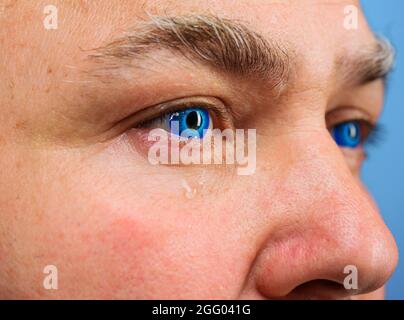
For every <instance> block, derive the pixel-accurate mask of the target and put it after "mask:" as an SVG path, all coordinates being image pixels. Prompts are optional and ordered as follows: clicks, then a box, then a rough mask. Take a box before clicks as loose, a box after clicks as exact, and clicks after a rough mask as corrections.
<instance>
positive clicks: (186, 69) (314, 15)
mask: <svg viewBox="0 0 404 320" xmlns="http://www.w3.org/2000/svg"><path fill="white" fill-rule="evenodd" d="M0 3H1V6H2V8H4V9H3V10H2V14H1V15H0V55H1V57H2V60H1V62H0V64H1V70H2V72H1V73H0V92H1V95H0V108H1V112H0V120H1V123H2V126H1V128H0V168H1V174H0V179H1V180H0V298H3V299H4V298H8V299H10V298H23V299H26V298H35V299H38V298H44V299H53V298H103V299H118V298H120V299H195V298H197V299H236V298H240V299H285V298H286V299H287V298H293V299H306V298H327V299H342V298H351V297H353V298H382V297H383V286H384V284H385V283H386V281H387V280H388V278H389V277H390V276H391V274H392V272H393V271H394V269H395V266H396V263H397V248H396V245H395V242H394V239H393V237H392V235H391V234H390V232H389V230H388V229H387V227H386V226H385V224H384V222H383V220H382V218H381V216H380V213H379V212H378V209H377V207H376V205H375V204H374V202H373V200H372V199H371V197H370V196H369V194H368V193H367V191H366V189H365V187H364V186H363V184H362V182H361V180H360V167H361V164H362V162H363V161H364V158H365V152H364V150H363V148H362V147H358V148H355V149H353V148H341V147H340V146H338V145H337V144H336V143H335V140H334V139H333V138H332V136H331V135H330V129H331V128H333V127H334V126H335V125H337V124H339V123H341V122H344V121H349V120H352V119H355V120H356V119H359V120H361V121H363V122H364V123H370V124H375V123H376V122H377V120H378V117H379V115H380V113H381V111H382V106H383V91H384V89H383V88H384V84H383V80H382V79H380V78H377V79H366V81H362V80H364V79H363V77H362V79H356V77H355V75H358V74H361V72H359V69H360V68H359V69H358V65H361V64H360V63H359V64H358V63H349V62H350V61H351V62H352V61H357V60H361V61H363V60H364V59H365V60H366V57H368V56H370V55H371V53H372V52H373V51H374V48H376V47H377V41H376V38H375V36H374V34H373V33H372V32H371V30H370V29H369V27H368V25H367V23H366V21H365V18H364V17H363V15H362V14H361V13H360V12H359V13H360V16H359V27H358V29H357V30H347V29H345V28H344V27H343V19H344V7H345V6H347V5H352V4H353V5H356V6H357V7H359V2H357V1H345V0H333V1H321V0H304V1H267V0H265V1H264V0H261V1H260V0H255V1H237V2H234V1H230V0H229V1H193V0H192V1H147V2H144V1H130V0H119V1H118V0H116V1H111V0H98V1H84V0H83V1H74V0H72V1H66V0H65V1H54V5H55V6H56V7H57V8H58V29H56V30H46V29H45V28H44V26H43V19H44V13H43V8H44V7H45V6H46V5H48V3H47V2H46V1H39V0H38V1H29V2H27V1H4V0H0ZM168 16H170V17H172V16H175V17H190V16H192V17H195V16H196V17H210V18H208V22H209V21H210V22H211V20H212V19H215V18H214V17H218V18H219V19H227V20H228V21H229V23H230V24H231V25H232V26H233V23H234V26H239V25H243V26H245V27H246V28H248V30H249V31H251V32H252V33H254V34H257V35H259V37H262V39H264V40H265V42H268V43H269V44H272V45H274V46H276V47H277V48H278V49H279V54H280V55H282V53H286V56H287V60H288V61H287V62H288V67H287V68H286V70H287V73H285V74H284V75H286V76H287V77H286V79H285V81H283V82H282V84H281V85H277V86H274V83H273V79H271V75H273V73H274V72H271V69H269V70H267V71H268V72H267V73H266V75H269V77H268V79H266V78H265V77H264V76H262V75H260V76H259V77H258V76H257V74H254V73H252V74H247V75H246V74H242V73H240V72H228V70H223V68H221V69H220V70H219V69H218V67H217V66H216V67H213V66H212V65H209V64H208V63H207V62H206V61H202V59H201V58H197V57H196V56H194V55H187V56H184V55H182V54H179V53H178V52H176V51H175V50H176V49H172V48H171V49H167V48H158V50H155V48H154V49H151V50H149V51H148V52H147V54H146V53H145V52H142V53H141V57H136V58H134V59H126V61H125V62H123V61H122V59H117V58H116V57H113V60H111V59H110V58H109V59H104V58H105V56H106V54H107V51H105V48H108V45H109V44H111V43H114V44H116V43H117V39H118V40H119V39H122V37H123V36H124V34H125V33H127V32H129V31H131V32H135V34H136V32H140V30H144V29H142V26H143V25H144V23H146V25H147V23H150V20H151V19H152V17H160V19H161V17H168ZM157 20H158V18H157ZM158 21H160V22H161V20H158ZM181 21H183V20H181ZM198 21H199V20H198ZM199 22H200V21H199ZM134 26H135V27H134ZM225 26H227V25H225ZM169 39H171V38H169ZM233 41H234V39H233ZM118 43H119V41H118ZM101 48H103V49H101ZM273 50H274V49H273V48H272V49H271V51H270V52H273ZM372 50H373V51H372ZM215 52H216V51H215ZM218 52H219V51H218ZM100 53H102V54H103V56H102V59H100V60H99V59H94V58H91V56H92V55H94V54H100ZM89 56H90V57H89ZM132 58H133V57H132ZM284 58H285V57H284ZM132 60H135V61H132ZM271 61H272V60H271ZM117 64H118V65H117ZM354 66H356V68H354ZM272 71H273V70H272ZM370 80H371V81H370ZM195 97H203V98H205V99H208V100H209V101H213V102H212V104H213V105H216V108H217V105H218V104H220V105H223V106H224V107H223V108H224V110H225V111H224V112H225V113H226V115H227V116H228V118H229V119H232V120H231V122H232V123H228V122H229V121H227V122H226V121H224V120H223V119H216V120H217V121H216V122H215V125H217V127H219V128H221V129H224V128H226V126H233V127H234V128H240V129H248V128H254V129H256V130H257V162H256V163H257V167H256V171H255V174H253V175H249V176H239V175H235V174H234V172H233V170H231V168H228V167H227V166H225V165H219V166H176V167H170V166H152V165H150V163H148V161H147V157H146V156H145V152H144V146H143V143H144V142H143V141H142V139H139V133H142V132H143V131H142V130H145V128H141V126H140V125H139V121H140V120H143V119H142V117H144V113H145V112H146V111H147V113H148V116H155V117H158V116H159V106H160V105H161V103H164V102H167V101H178V100H180V99H181V98H189V99H195ZM232 114H233V115H234V117H231V115H232ZM144 120H146V119H144ZM142 150H143V151H142ZM184 184H185V185H186V186H188V187H189V188H191V189H192V190H195V192H194V194H193V196H192V197H189V196H187V188H184ZM47 265H55V266H56V267H57V269H58V289H57V290H46V289H44V287H43V285H42V283H43V278H44V276H45V275H44V273H43V269H44V267H45V266H47ZM347 265H354V266H356V267H357V269H358V277H359V281H358V284H359V288H358V289H357V290H346V289H345V288H344V287H343V285H342V284H343V280H344V277H345V276H346V274H344V273H343V271H344V267H345V266H347Z"/></svg>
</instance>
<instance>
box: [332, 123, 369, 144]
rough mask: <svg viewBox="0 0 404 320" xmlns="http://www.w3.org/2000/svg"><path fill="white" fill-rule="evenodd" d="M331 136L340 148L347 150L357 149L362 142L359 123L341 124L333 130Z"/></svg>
mask: <svg viewBox="0 0 404 320" xmlns="http://www.w3.org/2000/svg"><path fill="white" fill-rule="evenodd" d="M331 135H332V137H333V138H334V140H335V142H336V143H337V144H338V145H339V146H341V147H345V148H356V147H357V146H359V145H360V143H361V140H362V137H361V126H360V123H359V121H347V122H343V123H340V124H338V125H336V126H335V127H334V128H332V130H331Z"/></svg>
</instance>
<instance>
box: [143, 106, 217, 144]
mask: <svg viewBox="0 0 404 320" xmlns="http://www.w3.org/2000/svg"><path fill="white" fill-rule="evenodd" d="M211 112H212V111H210V110H209V109H207V108H205V107H202V106H198V105H195V106H193V107H187V108H185V109H179V110H175V111H169V112H166V113H163V114H161V115H159V116H157V117H155V118H153V119H150V120H147V121H144V122H142V123H141V124H139V125H137V128H148V129H155V128H160V129H164V130H166V131H168V132H170V133H172V134H175V135H178V136H181V137H184V135H185V136H186V137H198V138H200V139H202V138H203V137H204V136H205V134H206V132H207V130H209V129H212V128H213V118H212V116H211Z"/></svg>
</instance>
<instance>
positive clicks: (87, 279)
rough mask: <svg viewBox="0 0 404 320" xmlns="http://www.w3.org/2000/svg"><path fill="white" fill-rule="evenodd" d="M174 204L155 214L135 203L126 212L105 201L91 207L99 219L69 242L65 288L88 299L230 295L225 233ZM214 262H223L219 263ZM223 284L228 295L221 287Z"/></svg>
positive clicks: (232, 282)
mask: <svg viewBox="0 0 404 320" xmlns="http://www.w3.org/2000/svg"><path fill="white" fill-rule="evenodd" d="M174 206H175V205H174V204H173V209H172V211H169V210H166V211H164V212H163V211H161V212H155V213H154V214H153V215H151V214H150V210H145V208H143V209H136V208H133V206H128V207H130V209H125V210H123V209H120V210H116V209H115V210H113V209H111V206H107V205H105V203H103V204H102V205H98V206H94V212H96V215H97V217H98V219H100V220H103V222H102V223H101V224H100V223H97V224H94V226H95V225H97V227H96V228H92V226H91V225H90V224H88V225H87V226H86V228H85V229H82V230H81V232H80V233H79V234H78V236H77V237H75V239H76V240H75V244H73V246H70V249H71V251H70V261H72V262H73V263H70V266H71V268H70V269H67V270H66V274H67V275H68V277H70V279H67V278H66V284H67V282H70V283H71V284H72V286H71V287H69V289H68V291H70V292H73V290H77V289H74V287H76V288H80V289H81V292H86V295H87V296H90V297H94V296H95V297H102V298H131V299H133V298H153V299H156V298H161V299H165V298H169V299H171V298H181V297H184V298H185V297H188V298H189V297H194V298H203V297H209V296H217V297H218V298H223V297H224V294H229V292H230V291H231V290H229V289H231V288H230V286H231V285H232V286H234V285H237V283H236V284H235V281H234V278H233V277H234V273H232V274H231V273H229V272H228V270H229V268H230V269H231V268H232V266H229V267H228V268H227V267H224V268H223V265H225V264H226V261H228V262H231V260H234V259H233V258H231V257H232V256H234V252H230V251H228V250H224V248H225V247H228V244H227V243H226V241H225V240H224V239H222V240H221V238H220V234H221V237H222V238H223V237H225V234H224V233H223V232H220V233H217V232H216V231H218V227H217V226H216V227H215V226H214V222H213V223H209V222H208V221H206V223H203V221H202V220H204V219H201V218H200V217H197V216H196V215H188V216H185V215H184V216H183V217H182V218H180V217H179V216H178V214H177V213H176V211H177V210H175V209H174V208H175V207H174ZM149 209H151V208H149ZM180 211H181V210H180ZM93 216H94V215H93ZM68 232H69V230H66V233H68ZM218 234H219V235H218ZM71 236H72V233H70V234H66V236H65V237H66V238H69V237H71ZM226 257H227V258H228V259H227V258H226ZM230 259H231V260H230ZM217 261H223V264H221V265H220V266H218V264H217ZM230 276H231V277H230ZM223 286H224V287H226V289H227V290H228V292H227V293H226V292H223V291H220V290H221V289H223Z"/></svg>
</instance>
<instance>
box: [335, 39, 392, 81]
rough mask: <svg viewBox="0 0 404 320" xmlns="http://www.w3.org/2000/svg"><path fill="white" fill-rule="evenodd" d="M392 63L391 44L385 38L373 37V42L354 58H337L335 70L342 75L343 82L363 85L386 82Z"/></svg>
mask: <svg viewBox="0 0 404 320" xmlns="http://www.w3.org/2000/svg"><path fill="white" fill-rule="evenodd" d="M394 61H395V51H394V48H393V46H392V45H391V43H390V42H389V41H388V40H387V39H385V38H382V37H375V42H374V43H373V44H371V45H369V46H367V47H365V48H363V50H360V52H359V53H358V54H357V55H356V56H344V55H342V56H341V57H339V58H338V59H337V61H336V70H337V72H340V73H342V78H343V79H344V81H347V82H348V83H354V84H359V85H364V84H366V83H369V82H372V81H375V80H378V79H381V80H383V81H386V79H387V77H388V75H389V73H390V72H391V71H392V69H393V66H394Z"/></svg>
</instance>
